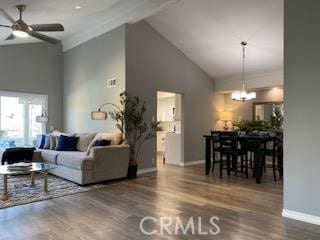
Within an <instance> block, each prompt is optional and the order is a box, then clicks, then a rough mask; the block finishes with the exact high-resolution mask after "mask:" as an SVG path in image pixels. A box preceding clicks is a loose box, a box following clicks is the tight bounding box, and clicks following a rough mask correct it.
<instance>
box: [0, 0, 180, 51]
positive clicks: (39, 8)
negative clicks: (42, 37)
mask: <svg viewBox="0 0 320 240" xmlns="http://www.w3.org/2000/svg"><path fill="white" fill-rule="evenodd" d="M174 2H176V0H1V1H0V8H2V9H4V10H5V11H7V12H8V13H9V14H10V15H11V16H12V17H13V18H14V19H18V12H17V11H16V9H15V7H14V6H15V5H17V4H26V5H27V10H26V11H25V12H24V13H23V19H24V21H25V22H26V23H27V24H30V25H31V24H43V23H61V24H62V25H64V27H65V32H62V33H61V32H60V33H48V34H47V35H49V36H52V37H55V38H57V39H60V40H62V42H63V46H64V49H65V50H66V49H69V48H72V47H74V46H76V45H78V44H80V43H83V42H85V41H88V40H89V39H91V38H93V37H96V36H98V35H101V34H103V33H104V32H107V31H109V30H111V29H113V28H116V27H118V26H120V25H122V24H124V23H130V22H136V21H139V20H141V19H144V18H146V17H148V16H150V15H152V14H154V13H155V12H157V11H159V10H162V9H163V8H165V7H167V6H169V5H170V4H172V3H174ZM77 5H80V6H82V8H81V9H80V10H75V9H74V8H75V6H77ZM0 24H4V25H7V24H8V25H10V24H9V22H8V21H7V20H6V19H5V18H3V17H2V16H0ZM10 33H11V30H10V29H6V28H0V45H5V44H16V43H27V42H37V41H38V40H36V39H34V38H31V37H29V38H27V39H18V40H13V41H4V40H3V39H5V38H6V37H8V36H9V35H10Z"/></svg>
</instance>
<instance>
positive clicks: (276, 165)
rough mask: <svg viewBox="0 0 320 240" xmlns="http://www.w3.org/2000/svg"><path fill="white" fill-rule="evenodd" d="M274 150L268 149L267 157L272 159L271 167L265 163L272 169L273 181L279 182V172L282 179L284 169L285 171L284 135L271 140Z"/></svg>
mask: <svg viewBox="0 0 320 240" xmlns="http://www.w3.org/2000/svg"><path fill="white" fill-rule="evenodd" d="M271 142H272V148H271V149H268V148H267V149H266V155H267V156H271V157H272V163H271V165H268V164H266V163H265V166H266V167H269V168H272V171H273V179H274V181H277V174H276V172H277V171H278V172H279V176H280V178H282V169H283V163H282V162H283V137H282V135H279V136H274V137H272V138H271Z"/></svg>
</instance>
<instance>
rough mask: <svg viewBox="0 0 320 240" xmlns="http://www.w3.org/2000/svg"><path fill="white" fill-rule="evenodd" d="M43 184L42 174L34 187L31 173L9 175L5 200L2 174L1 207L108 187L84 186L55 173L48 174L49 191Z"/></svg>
mask: <svg viewBox="0 0 320 240" xmlns="http://www.w3.org/2000/svg"><path fill="white" fill-rule="evenodd" d="M43 184H44V179H43V176H42V175H41V174H36V175H35V186H34V187H31V177H30V175H17V176H8V195H9V199H8V200H6V201H3V200H2V199H1V198H2V193H3V176H2V175H0V197H1V198H0V209H3V208H8V207H13V206H18V205H22V204H27V203H32V202H37V201H43V200H48V199H52V198H58V197H63V196H67V195H71V194H76V193H81V192H87V191H91V190H95V189H101V188H105V187H107V185H106V184H95V185H90V186H85V187H82V186H79V185H77V184H75V183H73V182H70V181H67V180H65V179H62V178H59V177H56V176H53V175H49V176H48V190H49V192H48V193H44V191H43Z"/></svg>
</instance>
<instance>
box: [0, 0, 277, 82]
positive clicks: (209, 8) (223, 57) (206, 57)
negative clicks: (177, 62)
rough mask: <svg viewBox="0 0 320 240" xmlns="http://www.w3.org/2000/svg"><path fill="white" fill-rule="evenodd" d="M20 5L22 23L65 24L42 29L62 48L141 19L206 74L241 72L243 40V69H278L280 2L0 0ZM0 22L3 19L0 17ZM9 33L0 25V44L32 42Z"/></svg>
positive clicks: (3, 3)
mask: <svg viewBox="0 0 320 240" xmlns="http://www.w3.org/2000/svg"><path fill="white" fill-rule="evenodd" d="M21 3H23V4H26V5H27V10H26V11H25V12H24V14H23V19H24V21H25V22H27V23H28V24H43V23H61V24H63V25H64V26H65V32H62V33H48V35H49V36H52V37H55V38H58V39H60V40H62V43H63V47H64V50H67V49H70V48H72V47H74V46H76V45H78V44H80V43H83V42H85V41H87V40H89V39H91V38H94V37H96V36H99V35H101V34H103V33H104V32H107V31H110V30H112V29H113V28H116V27H118V26H120V25H122V24H124V23H134V22H136V21H139V20H142V19H146V21H147V22H148V23H149V24H150V25H151V26H152V27H153V28H154V29H156V30H157V31H158V32H159V33H160V34H161V35H163V36H164V37H165V38H166V39H168V40H169V41H170V42H171V43H172V44H174V45H175V46H176V47H177V48H178V49H180V50H181V51H182V52H183V53H184V54H185V55H186V56H188V57H189V58H190V59H191V60H192V61H193V62H195V63H196V64H197V65H198V66H199V67H200V68H202V69H203V70H204V71H205V72H207V73H208V74H209V75H210V76H212V77H215V78H219V77H222V76H228V75H236V74H239V73H241V71H242V55H241V51H242V50H241V45H240V42H241V41H243V40H245V41H247V42H248V46H247V48H246V49H247V50H246V52H247V54H246V72H252V73H255V72H268V71H272V70H278V69H282V68H283V0H1V2H0V8H3V9H4V10H6V11H7V12H8V13H9V14H10V15H11V16H13V17H14V18H18V12H17V11H16V9H15V8H14V6H15V5H16V4H21ZM76 6H81V9H79V10H76V9H75V7H76ZM0 24H9V23H8V21H7V20H6V19H5V18H3V17H2V16H0ZM10 32H11V30H10V29H6V28H0V45H4V44H15V43H27V42H36V41H38V40H36V39H34V38H31V37H29V38H27V39H18V40H11V41H4V40H3V39H5V38H6V37H7V36H8V35H9V34H10Z"/></svg>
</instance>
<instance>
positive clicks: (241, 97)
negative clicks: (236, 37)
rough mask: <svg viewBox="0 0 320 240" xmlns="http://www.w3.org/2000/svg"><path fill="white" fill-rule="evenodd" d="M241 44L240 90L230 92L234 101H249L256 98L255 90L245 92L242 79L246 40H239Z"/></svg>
mask: <svg viewBox="0 0 320 240" xmlns="http://www.w3.org/2000/svg"><path fill="white" fill-rule="evenodd" d="M241 45H242V90H241V91H236V92H233V93H232V94H231V98H232V100H234V101H238V102H245V101H250V100H253V99H255V98H256V93H255V92H249V93H248V92H247V91H246V90H245V81H244V59H245V47H246V46H247V42H245V41H243V42H241Z"/></svg>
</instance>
